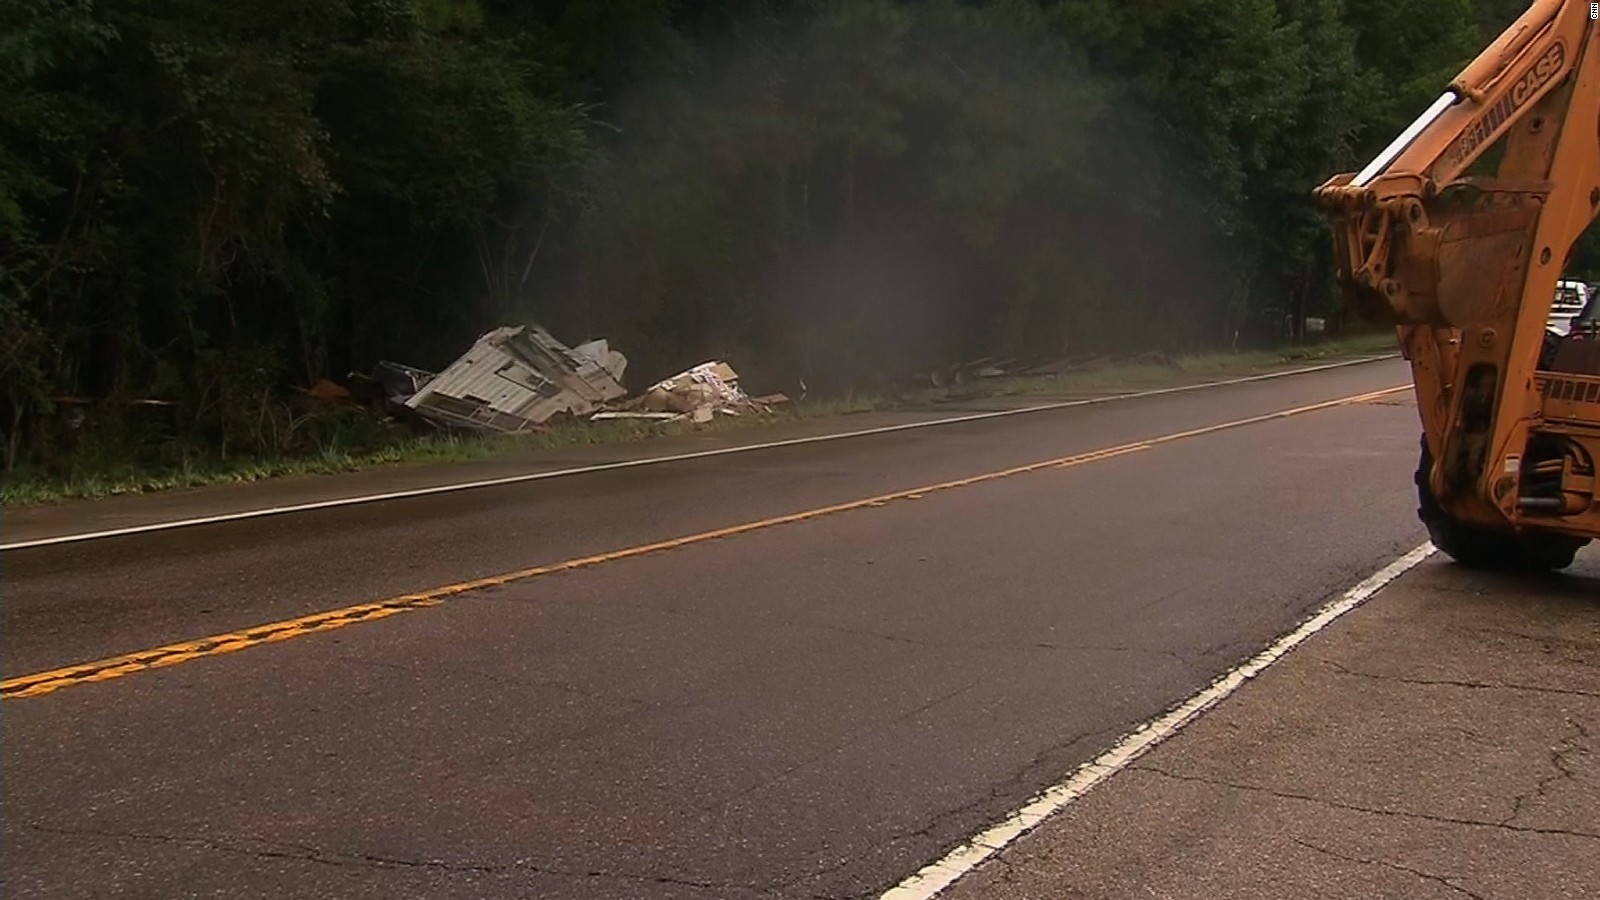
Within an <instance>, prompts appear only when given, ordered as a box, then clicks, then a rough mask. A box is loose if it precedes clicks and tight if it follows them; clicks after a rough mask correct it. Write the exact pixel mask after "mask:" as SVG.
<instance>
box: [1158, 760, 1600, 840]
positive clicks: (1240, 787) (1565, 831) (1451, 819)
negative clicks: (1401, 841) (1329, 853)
mask: <svg viewBox="0 0 1600 900" xmlns="http://www.w3.org/2000/svg"><path fill="white" fill-rule="evenodd" d="M1126 771H1131V772H1147V773H1149V774H1151V775H1159V776H1161V777H1163V778H1171V779H1173V780H1174V781H1188V782H1194V783H1197V784H1207V785H1211V786H1213V787H1220V788H1228V789H1230V790H1236V791H1249V792H1251V793H1257V794H1266V795H1268V796H1271V797H1277V798H1279V799H1280V800H1300V801H1304V802H1306V803H1316V804H1319V805H1321V806H1327V807H1331V808H1333V809H1343V810H1349V811H1350V812H1359V813H1367V814H1369V815H1374V816H1393V817H1396V818H1402V819H1416V820H1420V821H1425V822H1437V823H1439V824H1441V825H1471V826H1475V827H1479V828H1500V829H1504V830H1506V831H1514V832H1517V833H1519V834H1538V835H1547V836H1555V837H1575V838H1586V839H1588V840H1593V841H1600V832H1593V831H1578V830H1576V829H1569V828H1534V827H1532V826H1528V825H1512V824H1510V823H1507V822H1487V821H1484V820H1482V819H1460V818H1456V817H1455V816H1440V815H1434V814H1432V813H1418V812H1406V811H1404V810H1398V809H1380V808H1378V807H1373V806H1358V805H1356V804H1354V803H1342V802H1340V801H1338V800H1329V799H1328V798H1326V797H1316V796H1313V795H1311V794H1298V793H1292V792H1289V791H1280V790H1276V789H1274V788H1268V787H1262V786H1260V785H1254V784H1241V783H1239V782H1236V781H1224V780H1222V779H1220V778H1207V777H1203V776H1199V775H1179V774H1178V773H1176V772H1169V771H1167V770H1166V769H1162V768H1158V767H1156V766H1152V765H1149V764H1140V763H1135V764H1133V765H1130V766H1128V768H1127V770H1126Z"/></svg>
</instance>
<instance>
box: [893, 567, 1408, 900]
mask: <svg viewBox="0 0 1600 900" xmlns="http://www.w3.org/2000/svg"><path fill="white" fill-rule="evenodd" d="M1433 552H1434V547H1433V544H1432V543H1424V544H1423V545H1422V546H1420V547H1418V548H1416V549H1415V550H1412V551H1411V552H1410V553H1407V554H1406V555H1405V556H1402V557H1400V558H1399V559H1397V560H1395V561H1394V562H1392V563H1390V564H1388V565H1387V566H1384V567H1383V568H1382V569H1380V570H1379V571H1378V572H1377V573H1376V574H1374V575H1372V576H1371V577H1370V578H1368V579H1367V580H1365V581H1363V582H1361V583H1360V584H1358V585H1356V586H1355V587H1353V588H1351V589H1350V590H1348V591H1346V592H1345V593H1344V594H1343V595H1342V596H1340V597H1339V598H1338V599H1337V600H1334V601H1331V602H1329V603H1328V604H1327V605H1325V606H1323V607H1322V608H1321V609H1320V610H1318V611H1317V613H1316V614H1315V615H1313V616H1312V617H1311V618H1309V619H1307V620H1306V621H1305V622H1304V623H1302V624H1301V625H1300V627H1298V628H1296V629H1294V630H1293V631H1291V632H1289V633H1288V634H1285V635H1284V636H1282V637H1280V638H1278V639H1277V640H1276V641H1274V642H1273V643H1272V644H1271V645H1270V646H1268V647H1267V649H1265V650H1263V651H1261V652H1260V653H1258V654H1256V655H1255V656H1253V657H1251V658H1250V659H1249V660H1247V661H1245V662H1244V663H1243V664H1241V665H1239V666H1237V667H1235V668H1233V669H1231V670H1229V671H1228V672H1227V673H1225V674H1223V675H1222V676H1220V677H1219V678H1217V680H1215V681H1213V682H1212V683H1211V684H1209V685H1208V686H1206V687H1205V688H1202V689H1201V690H1200V691H1199V692H1198V693H1196V694H1194V695H1193V696H1191V697H1189V699H1187V700H1185V701H1183V702H1182V703H1180V704H1178V705H1177V706H1175V707H1173V708H1172V709H1171V710H1169V711H1168V712H1166V713H1164V714H1162V715H1161V716H1158V717H1156V718H1155V719H1152V720H1150V721H1148V722H1145V723H1144V724H1142V725H1140V726H1139V727H1137V728H1135V729H1134V730H1133V731H1130V732H1128V734H1126V735H1124V736H1123V738H1122V739H1121V740H1119V741H1118V742H1117V743H1116V744H1115V745H1113V746H1112V748H1111V749H1110V750H1107V751H1106V752H1105V753H1102V754H1101V755H1099V756H1098V757H1095V758H1094V759H1092V760H1090V761H1089V762H1087V763H1084V764H1083V765H1082V766H1080V767H1078V769H1077V771H1075V772H1073V774H1072V776H1071V777H1070V778H1068V779H1067V780H1066V781H1063V782H1061V783H1060V784H1057V785H1054V786H1052V787H1050V788H1047V789H1045V790H1044V791H1041V792H1040V793H1038V794H1036V795H1034V797H1033V798H1032V799H1030V800H1029V801H1028V802H1027V803H1025V804H1024V805H1023V806H1022V807H1021V808H1020V809H1018V810H1016V811H1015V812H1013V813H1011V815H1009V816H1007V817H1006V818H1005V819H1003V820H1002V821H1001V822H1000V823H999V824H997V825H993V826H991V827H989V828H987V829H985V830H983V831H980V832H978V833H977V834H976V835H974V836H972V837H971V838H969V839H968V840H967V841H966V843H964V844H962V845H960V846H959V847H956V848H955V849H954V850H952V851H950V852H949V853H948V854H946V855H945V856H944V857H943V858H942V859H940V860H938V861H937V862H934V863H930V864H928V865H927V866H924V867H923V868H922V869H920V870H919V871H918V872H916V874H914V875H911V876H910V877H908V878H906V879H905V880H904V881H902V882H900V883H899V884H898V885H896V886H895V887H893V888H891V889H890V890H888V891H887V892H885V893H884V894H882V895H881V896H880V898H879V900H931V898H933V897H936V896H938V895H939V893H940V892H941V891H943V890H944V889H945V888H947V887H949V886H950V885H952V884H954V883H955V882H956V881H957V880H958V879H960V878H961V877H962V876H964V875H966V874H967V873H969V872H971V871H972V870H973V869H975V868H977V867H978V866H979V865H980V864H981V863H983V861H984V860H986V859H988V858H989V857H991V856H993V855H994V854H996V853H998V852H1000V851H1001V850H1003V849H1005V848H1006V846H1007V845H1009V844H1011V843H1012V842H1013V841H1015V840H1016V839H1017V838H1020V837H1022V836H1023V835H1024V834H1026V833H1027V832H1028V831H1030V830H1031V829H1032V828H1033V827H1034V826H1036V825H1038V824H1039V823H1040V822H1042V821H1044V820H1045V818H1047V817H1048V816H1051V815H1053V814H1055V813H1057V812H1060V811H1061V810H1062V809H1064V808H1066V806H1067V805H1068V804H1071V803H1072V802H1073V801H1075V800H1077V799H1078V798H1080V797H1082V796H1083V795H1085V794H1087V793H1088V792H1089V791H1090V790H1092V789H1093V788H1094V787H1095V786H1096V785H1098V784H1099V783H1100V782H1102V781H1104V780H1106V779H1107V778H1109V777H1111V776H1112V775H1114V774H1116V773H1117V772H1118V771H1120V770H1122V769H1123V768H1126V767H1127V766H1128V764H1129V763H1132V762H1133V761H1134V760H1135V759H1138V758H1139V757H1140V756H1142V755H1143V754H1144V753H1145V752H1146V751H1148V750H1150V749H1151V748H1152V747H1154V746H1155V745H1157V744H1159V743H1161V742H1162V741H1164V740H1166V739H1167V738H1169V737H1171V736H1172V735H1173V734H1175V733H1177V732H1178V730H1180V729H1181V728H1183V727H1184V726H1185V725H1188V724H1189V723H1190V722H1192V721H1194V720H1195V719H1196V718H1197V717H1199V715H1200V714H1201V713H1203V712H1205V711H1206V710H1208V709H1210V708H1211V707H1213V706H1215V705H1216V704H1217V703H1219V702H1220V701H1222V700H1223V699H1224V698H1226V697H1227V696H1228V695H1229V694H1232V693H1233V692H1234V691H1236V690H1238V689H1239V687H1240V686H1241V685H1243V684H1244V683H1245V682H1247V681H1249V680H1250V679H1251V678H1254V677H1255V676H1257V675H1259V674H1260V673H1261V672H1262V670H1264V669H1266V668H1267V667H1268V666H1270V665H1272V664H1273V663H1275V662H1277V661H1278V660H1279V659H1281V658H1283V656H1284V654H1286V653H1288V652H1289V651H1290V650H1293V649H1294V648H1295V647H1296V646H1298V645H1299V644H1301V643H1303V642H1304V641H1305V640H1306V639H1307V638H1309V637H1311V636H1312V635H1314V634H1316V633H1317V632H1319V631H1321V630H1322V629H1324V628H1326V627H1327V626H1328V625H1329V624H1330V623H1332V622H1333V621H1334V620H1335V619H1337V618H1339V617H1340V616H1342V615H1344V614H1345V613H1347V612H1349V611H1350V610H1352V609H1355V608H1356V607H1357V606H1360V605H1361V604H1362V603H1364V602H1366V601H1367V599H1369V598H1370V597H1372V595H1374V594H1376V593H1377V592H1378V591H1379V590H1382V589H1383V587H1384V586H1385V585H1387V584H1388V583H1389V582H1391V581H1394V580H1395V579H1396V578H1399V577H1400V576H1401V575H1403V574H1405V573H1406V572H1407V571H1409V570H1410V569H1412V568H1414V567H1415V566H1416V565H1417V564H1418V563H1421V562H1422V561H1423V560H1425V559H1427V558H1428V557H1429V556H1431V555H1433Z"/></svg>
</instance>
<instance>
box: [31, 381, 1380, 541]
mask: <svg viewBox="0 0 1600 900" xmlns="http://www.w3.org/2000/svg"><path fill="white" fill-rule="evenodd" d="M1399 358H1400V354H1398V353H1391V354H1387V355H1382V356H1367V357H1362V358H1360V359H1351V360H1344V361H1341V362H1336V363H1325V364H1323V365H1320V366H1308V367H1306V368H1301V369H1290V370H1289V371H1286V372H1269V373H1267V374H1265V375H1248V376H1245V377H1242V378H1229V379H1226V380H1223V381H1207V382H1202V383H1200V384H1185V385H1180V386H1178V387H1170V388H1156V389H1154V390H1148V391H1135V392H1133V393H1128V394H1113V395H1111V396H1108V397H1090V398H1088V399H1085V400H1063V401H1060V402H1057V403H1043V404H1040V405H1038V406H1024V407H1020V408H1018V409H1006V410H999V411H997V412H982V413H973V414H971V415H966V416H953V417H951V418H948V419H934V420H932V421H930V422H907V423H905V424H902V425H884V426H881V427H878V428H865V429H862V430H859V431H844V432H839V433H837V434H819V435H813V436H811V437H803V438H789V439H787V440H782V441H767V442H765V443H760V444H742V445H739V446H736V447H719V448H717V449H715V450H695V451H692V452H689V453H674V454H669V455H666V456H647V457H644V458H643V459H628V460H622V461H619V462H609V463H598V464H596V465H592V466H576V467H574V468H570V469H553V470H551V471H548V472H529V473H525V474H522V475H507V476H505V477H503V478H488V479H484V480H482V481H465V482H457V483H455V484H440V485H434V486H433V487H425V488H412V489H410V490H404V491H390V492H388V493H383V494H365V495H361V496H357V497H340V498H337V499H334V500H317V501H313V502H310V503H296V504H293V505H291V506H270V507H265V508H261V509H247V510H242V511H240V512H231V513H220V514H218V515H212V516H196V517H194V518H189V519H173V520H170V521H166V522H152V523H149V524H145V525H129V526H127V527H124V528H108V529H105V530H103V531H85V532H80V533H77V534H63V535H58V536H56V537H47V538H37V539H35V540H30V541H13V542H11V543H7V544H0V552H4V551H6V550H26V549H28V548H30V547H47V546H50V545H53V544H72V543H78V542H80V541H92V540H99V539H101V538H110V537H123V536H125V535H130V534H145V533H148V532H152V531H170V530H172V529H174V528H188V527H192V526H195V525H216V524H219V523H222V522H236V521H239V520H241V519H259V518H262V517H265V516H278V515H284V514H286V513H298V512H312V511H314V510H319V509H334V508H337V507H341V506H357V505H359V504H363V503H379V502H382V501H385V500H404V499H408V498H411V497H426V496H428V495H430V494H447V493H454V492H456V491H470V490H476V489H479V488H488V487H501V486H503V485H508V484H521V483H523V482H528V481H539V480H542V479H546V478H563V477H567V476H571V475H586V474H589V473H592V472H605V471H609V470H612V469H626V468H631V467H634V466H652V465H658V464H660V463H669V462H683V461H685V460H691V459H706V458H708V457H713V456H725V455H728V454H732V453H749V452H751V451H755V450H772V449H776V448H778V447H794V446H798V445H801V444H819V443H822V442H823V441H839V440H844V439H846V438H858V437H867V436H869V435H874V434H888V433H890V432H894V431H909V430H910V429H913V428H932V427H934V426H935V425H955V424H959V423H961V422H977V421H981V420H984V419H998V418H1000V417H1002V416H1016V415H1022V414H1024V413H1036V412H1047V411H1049V410H1054V409H1067V408H1070V407H1074V406H1090V405H1093V404H1096V403H1111V402H1114V401H1118V400H1137V399H1139V398H1141V397H1156V396H1160V395H1163V394H1176V393H1180V392H1182V391H1193V390H1200V389H1202V388H1213V387H1226V386H1228V385H1230V384H1244V383H1246V382H1251V381H1266V380H1268V379H1271V378H1286V377H1288V376H1290V375H1305V374H1309V373H1311V372H1323V371H1326V370H1328V369H1340V368H1344V367H1345V366H1356V365H1363V364H1366V363H1373V362H1382V361H1384V360H1390V359H1399Z"/></svg>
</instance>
